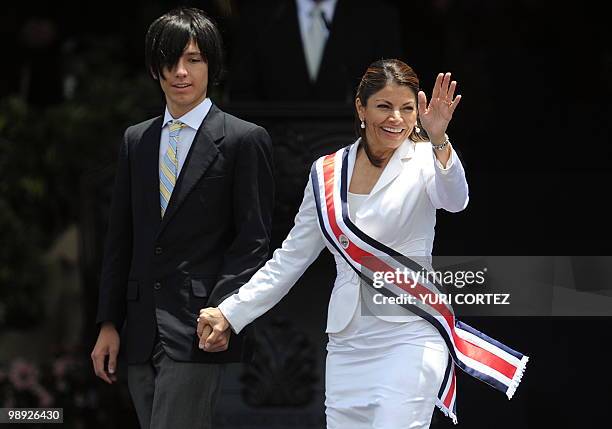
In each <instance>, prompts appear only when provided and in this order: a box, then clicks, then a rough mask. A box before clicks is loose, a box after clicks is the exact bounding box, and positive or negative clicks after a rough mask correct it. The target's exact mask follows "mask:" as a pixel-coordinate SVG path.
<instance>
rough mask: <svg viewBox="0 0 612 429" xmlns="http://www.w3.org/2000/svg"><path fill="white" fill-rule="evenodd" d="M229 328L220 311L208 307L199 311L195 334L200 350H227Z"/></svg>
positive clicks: (230, 331)
mask: <svg viewBox="0 0 612 429" xmlns="http://www.w3.org/2000/svg"><path fill="white" fill-rule="evenodd" d="M230 328H231V326H230V324H229V322H228V321H227V319H226V318H225V316H224V315H223V313H221V310H219V309H218V308H216V307H208V308H203V309H201V310H200V317H198V328H197V334H198V338H199V339H200V345H199V347H200V349H202V350H204V351H206V352H222V351H225V350H227V348H228V346H229V339H230V335H231V333H232V330H231V329H230Z"/></svg>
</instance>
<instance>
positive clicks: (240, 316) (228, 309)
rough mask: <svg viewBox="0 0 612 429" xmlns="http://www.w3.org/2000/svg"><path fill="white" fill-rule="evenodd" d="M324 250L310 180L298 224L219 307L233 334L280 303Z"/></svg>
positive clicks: (297, 217) (297, 216) (297, 219)
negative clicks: (262, 264) (263, 263)
mask: <svg viewBox="0 0 612 429" xmlns="http://www.w3.org/2000/svg"><path fill="white" fill-rule="evenodd" d="M324 247H325V243H324V242H323V237H322V236H321V233H320V231H319V227H318V219H317V210H316V205H315V199H314V193H313V188H312V183H311V181H310V179H309V181H308V185H307V186H306V190H305V191H304V199H303V200H302V204H301V205H300V209H299V211H298V214H297V215H296V217H295V225H294V226H293V228H292V229H291V231H290V232H289V235H287V238H285V240H284V241H283V244H282V247H281V248H280V249H277V250H276V251H275V252H274V254H273V255H272V259H270V260H269V261H268V262H267V263H266V264H265V265H264V266H263V267H262V268H261V269H260V270H259V271H257V273H255V275H254V276H253V277H252V278H251V280H249V282H248V283H247V284H245V285H244V286H242V287H241V288H240V289H239V290H238V293H236V294H234V295H232V296H230V297H228V298H227V299H226V300H225V301H223V302H222V303H221V304H220V305H219V309H220V310H221V312H222V313H223V314H224V315H225V317H226V318H227V320H228V321H229V323H230V325H231V326H232V329H233V330H234V332H236V333H239V332H240V331H241V330H242V329H243V328H244V327H245V326H246V325H248V324H249V323H251V322H252V321H253V320H255V319H256V318H258V317H259V316H261V315H262V314H264V313H265V312H266V311H268V310H269V309H270V308H272V307H273V306H274V305H275V304H276V303H278V302H279V301H280V300H281V299H282V298H283V297H284V296H285V295H286V294H287V292H289V290H290V289H291V288H292V287H293V285H294V284H295V282H297V281H298V279H299V278H300V277H301V276H302V274H303V273H304V271H306V268H308V266H310V264H312V262H313V261H314V260H315V259H316V258H317V256H318V255H319V253H320V252H321V250H322V249H323V248H324Z"/></svg>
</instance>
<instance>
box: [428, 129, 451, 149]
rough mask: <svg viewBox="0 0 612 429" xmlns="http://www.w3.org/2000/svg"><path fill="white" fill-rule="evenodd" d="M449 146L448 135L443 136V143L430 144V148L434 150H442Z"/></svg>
mask: <svg viewBox="0 0 612 429" xmlns="http://www.w3.org/2000/svg"><path fill="white" fill-rule="evenodd" d="M449 144H450V140H449V139H448V134H446V133H445V134H444V143H441V144H433V143H432V144H431V147H433V148H434V149H435V150H444V149H445V148H446V146H448V145H449Z"/></svg>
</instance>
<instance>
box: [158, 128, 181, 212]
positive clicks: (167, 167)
mask: <svg viewBox="0 0 612 429" xmlns="http://www.w3.org/2000/svg"><path fill="white" fill-rule="evenodd" d="M169 124H170V126H169V129H170V139H169V141H168V149H167V150H166V153H164V156H163V158H162V162H161V164H160V166H159V202H160V204H161V215H162V217H164V213H166V208H168V202H169V201H170V196H171V195H172V191H173V190H174V185H175V184H176V178H177V176H178V156H177V144H178V135H179V133H180V132H181V129H183V128H184V127H185V124H183V123H182V122H181V121H170V122H169Z"/></svg>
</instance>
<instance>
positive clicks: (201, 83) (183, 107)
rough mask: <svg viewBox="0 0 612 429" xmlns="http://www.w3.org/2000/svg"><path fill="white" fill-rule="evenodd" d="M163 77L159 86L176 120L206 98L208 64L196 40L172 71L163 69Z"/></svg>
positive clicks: (188, 46)
mask: <svg viewBox="0 0 612 429" xmlns="http://www.w3.org/2000/svg"><path fill="white" fill-rule="evenodd" d="M163 75H164V76H163V77H164V79H159V84H160V85H161V89H162V91H164V94H165V95H166V104H167V106H168V110H169V111H170V114H171V115H172V116H173V117H174V118H178V117H180V116H182V115H184V114H185V113H187V112H189V111H190V110H191V109H193V108H194V107H195V106H197V105H198V104H200V103H201V102H202V101H203V100H204V99H205V98H206V90H207V87H208V64H207V63H206V61H204V58H203V56H202V53H201V52H200V49H199V48H198V45H197V43H196V42H195V41H194V40H191V41H190V42H189V44H188V45H187V47H186V48H185V50H184V51H183V55H181V57H180V58H179V60H178V63H177V64H176V65H175V66H174V67H173V68H172V69H168V68H167V67H165V68H164V69H163Z"/></svg>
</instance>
